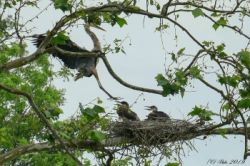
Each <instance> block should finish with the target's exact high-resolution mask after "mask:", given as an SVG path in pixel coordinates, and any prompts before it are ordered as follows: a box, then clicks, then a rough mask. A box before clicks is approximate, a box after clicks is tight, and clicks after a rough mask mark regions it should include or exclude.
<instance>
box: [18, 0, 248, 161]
mask: <svg viewBox="0 0 250 166" xmlns="http://www.w3.org/2000/svg"><path fill="white" fill-rule="evenodd" d="M140 3H141V5H145V4H144V3H143V2H142V1H140ZM48 4H49V1H47V0H44V1H42V3H39V9H33V8H32V9H31V8H30V9H27V10H24V11H23V12H22V15H23V18H22V19H23V20H24V22H25V20H28V19H30V18H31V17H32V16H34V15H36V14H37V13H39V11H40V10H42V9H44V8H45V7H46V6H47V5H48ZM52 9H53V7H49V8H48V9H47V10H46V12H44V13H42V14H41V15H39V17H38V18H37V19H34V21H33V22H32V23H30V24H29V26H30V27H34V29H33V31H32V34H39V33H45V32H46V31H47V30H49V29H51V28H52V27H53V26H54V25H55V23H56V21H58V20H59V19H60V17H61V16H62V15H63V13H62V12H61V11H59V10H57V11H55V10H52ZM126 19H127V22H128V25H126V26H125V27H123V28H120V27H118V26H114V27H110V26H109V25H105V24H104V25H102V28H104V29H105V30H106V31H100V30H96V29H93V31H94V32H95V33H96V35H97V36H98V37H99V38H100V39H101V43H102V45H105V44H107V43H112V42H113V41H114V40H115V39H116V38H118V39H125V40H124V48H125V51H126V54H125V55H124V54H121V53H119V54H115V53H114V54H112V53H110V54H108V55H107V58H108V60H109V62H110V64H111V65H112V68H113V70H114V71H115V72H116V73H117V74H118V75H119V76H120V77H121V78H122V79H123V80H125V81H127V82H128V83H131V84H133V85H137V86H143V87H147V88H154V89H160V87H158V86H157V82H156V81H155V79H154V77H155V76H156V75H157V74H158V73H164V72H165V70H164V69H165V68H164V63H165V62H166V61H165V59H166V57H167V60H168V59H169V55H168V54H166V52H171V51H178V50H179V49H180V48H183V47H185V48H186V50H185V52H186V53H188V54H194V53H195V52H196V51H197V49H198V47H197V45H196V44H195V43H194V42H193V41H192V40H190V39H189V38H188V37H187V35H186V34H185V33H183V31H181V30H179V29H178V28H177V29H176V31H175V30H174V27H173V26H172V25H171V24H169V25H170V29H169V30H168V31H167V32H164V33H163V34H160V33H159V32H156V31H155V28H156V27H157V26H158V25H159V20H158V19H150V18H147V17H143V16H131V17H129V18H126ZM179 21H180V22H181V23H182V24H183V25H185V26H186V27H187V29H189V30H190V31H191V32H192V34H193V35H194V36H195V37H197V38H198V39H199V40H201V41H202V40H213V41H215V42H217V43H221V42H225V43H226V45H227V47H226V50H227V51H229V52H238V51H240V49H242V48H243V47H242V45H245V43H246V41H245V39H243V38H242V37H240V36H239V35H236V34H235V33H233V32H231V31H228V30H225V29H219V30H217V31H214V30H213V29H212V23H210V22H208V21H205V20H204V19H202V18H197V19H194V18H193V17H192V15H191V14H190V15H187V14H186V15H184V16H182V17H180V20H179ZM235 21H237V20H235ZM246 24H248V25H249V24H250V21H249V22H248V23H246ZM248 27H249V26H248ZM246 32H247V33H248V34H250V29H248V30H246ZM175 33H176V34H178V38H177V40H174V37H175ZM70 37H71V39H72V40H73V41H75V42H76V43H77V44H78V45H80V46H84V47H86V48H87V49H92V41H91V40H90V38H89V36H88V35H86V33H85V32H84V30H83V27H82V26H78V27H73V28H72V29H71V32H70ZM27 42H29V41H27ZM28 44H29V45H28V48H29V50H30V52H31V53H32V52H33V51H34V50H35V47H34V46H32V45H31V43H28ZM164 49H165V50H164ZM51 62H52V63H53V64H54V69H55V70H58V69H60V67H61V66H62V63H60V62H59V61H58V60H56V59H53V58H51ZM166 63H167V64H168V63H169V61H167V62H166ZM97 70H98V73H99V76H100V80H101V82H102V84H103V86H104V87H105V89H106V90H107V91H108V92H110V93H111V94H112V95H113V96H117V97H122V98H123V99H124V100H126V101H128V102H129V103H130V104H132V103H133V106H132V109H133V110H134V111H135V112H136V113H137V114H138V115H139V117H140V118H141V119H144V118H145V117H146V115H147V114H148V112H147V111H146V110H144V106H146V105H156V106H157V107H158V108H159V110H161V111H164V112H166V113H168V114H169V115H170V116H171V118H174V119H188V118H190V117H188V116H187V114H188V112H190V111H191V109H192V108H193V107H194V106H195V105H198V106H199V105H203V106H206V105H208V106H209V108H210V109H211V110H213V111H218V110H219V104H218V103H219V99H220V98H219V95H218V94H216V93H215V92H213V91H211V90H209V89H207V88H206V87H205V86H204V85H202V84H200V83H199V82H197V81H193V82H192V83H193V85H194V88H189V89H188V90H189V91H188V92H187V93H186V95H185V97H184V98H182V97H181V96H180V95H176V96H171V97H166V98H163V97H162V96H160V95H155V94H149V93H141V92H139V91H134V90H131V89H128V88H126V87H124V86H122V85H121V84H119V83H118V82H117V81H116V80H114V79H113V78H112V77H111V76H110V74H109V73H108V71H107V69H106V68H105V66H104V64H103V62H102V61H101V60H100V61H99V64H98V66H97ZM211 82H215V80H214V79H212V77H211ZM53 83H54V85H55V86H56V87H58V88H63V89H65V94H66V95H65V98H66V101H65V104H64V106H63V107H62V108H63V110H64V114H63V116H62V117H61V118H62V119H66V118H69V117H70V116H72V115H73V114H74V113H75V112H76V111H77V109H78V104H79V102H81V103H83V104H86V103H89V102H90V101H92V100H94V99H96V98H97V97H99V98H100V99H102V100H103V104H102V106H103V107H104V108H105V109H106V110H107V111H108V112H111V113H115V111H114V110H113V107H114V104H115V102H113V101H111V100H109V99H108V96H107V95H106V94H105V93H103V92H102V91H101V90H100V89H99V88H98V85H97V82H96V80H95V79H94V77H91V78H83V79H81V80H79V81H76V82H75V81H73V78H71V79H70V81H64V80H63V79H57V80H54V82H53ZM135 101H136V103H134V102H135ZM114 116H116V115H114ZM243 140H244V137H243V136H237V137H234V136H228V138H227V139H225V138H222V137H221V136H210V137H208V138H207V139H206V140H200V139H194V140H192V143H193V145H194V146H195V148H196V149H197V151H189V150H188V149H186V155H185V156H183V157H182V161H183V166H191V165H213V166H217V165H222V164H218V163H217V164H211V160H213V161H214V160H215V161H217V162H218V161H220V160H221V159H223V160H226V161H227V162H230V161H231V160H239V161H240V160H242V158H243V152H244V141H243ZM249 164H250V161H249V159H247V160H246V162H245V164H240V165H242V166H247V165H249ZM223 165H226V164H223ZM236 165H237V164H236Z"/></svg>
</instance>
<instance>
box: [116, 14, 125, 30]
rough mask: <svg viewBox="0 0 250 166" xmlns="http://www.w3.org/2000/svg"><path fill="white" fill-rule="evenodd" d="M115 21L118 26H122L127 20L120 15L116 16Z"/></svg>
mask: <svg viewBox="0 0 250 166" xmlns="http://www.w3.org/2000/svg"><path fill="white" fill-rule="evenodd" d="M116 22H117V24H118V25H119V26H120V27H123V26H124V25H126V24H127V21H126V20H125V19H124V18H121V17H118V16H117V17H116Z"/></svg>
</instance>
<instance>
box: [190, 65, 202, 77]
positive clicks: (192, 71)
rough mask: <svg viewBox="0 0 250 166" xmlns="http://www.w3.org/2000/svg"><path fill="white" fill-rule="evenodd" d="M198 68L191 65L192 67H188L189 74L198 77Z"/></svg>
mask: <svg viewBox="0 0 250 166" xmlns="http://www.w3.org/2000/svg"><path fill="white" fill-rule="evenodd" d="M200 72H201V71H200V69H199V68H198V66H193V67H190V69H189V73H190V75H191V76H192V77H193V78H200V77H201V75H200Z"/></svg>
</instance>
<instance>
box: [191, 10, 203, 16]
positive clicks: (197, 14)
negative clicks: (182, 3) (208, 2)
mask: <svg viewBox="0 0 250 166" xmlns="http://www.w3.org/2000/svg"><path fill="white" fill-rule="evenodd" d="M192 14H193V16H194V18H196V17H199V16H204V13H203V11H202V10H201V9H200V8H196V9H194V10H193V11H192Z"/></svg>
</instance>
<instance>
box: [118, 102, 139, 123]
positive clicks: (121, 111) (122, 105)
mask: <svg viewBox="0 0 250 166" xmlns="http://www.w3.org/2000/svg"><path fill="white" fill-rule="evenodd" d="M116 113H117V114H118V116H119V118H120V119H122V121H127V120H131V121H140V119H139V117H138V116H137V114H136V113H135V112H133V111H132V110H131V109H130V108H129V104H128V103H127V102H126V101H122V102H118V104H117V108H116Z"/></svg>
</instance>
